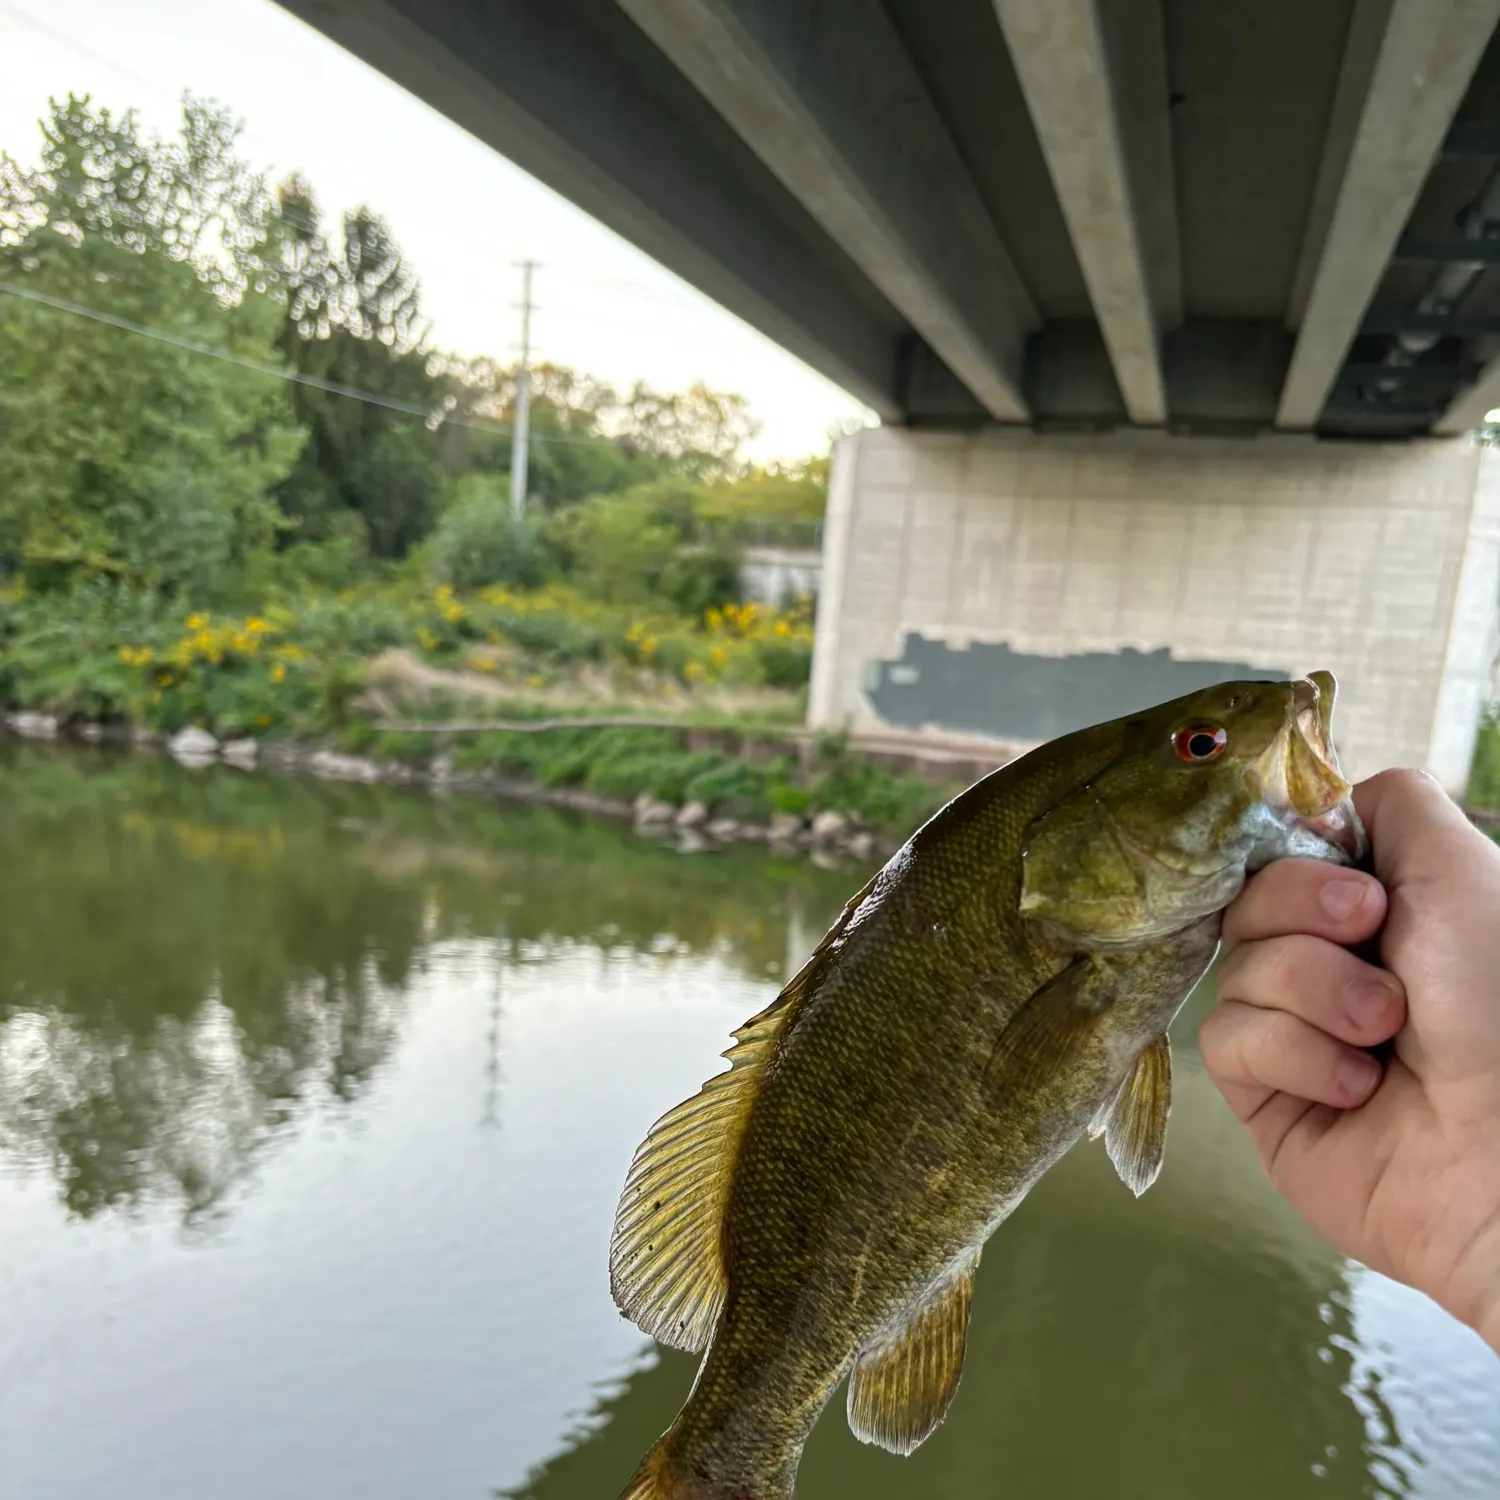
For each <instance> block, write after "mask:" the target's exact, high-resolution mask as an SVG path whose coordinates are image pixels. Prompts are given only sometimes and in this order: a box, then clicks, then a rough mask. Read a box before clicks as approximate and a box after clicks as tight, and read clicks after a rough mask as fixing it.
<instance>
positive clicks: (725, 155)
mask: <svg viewBox="0 0 1500 1500" xmlns="http://www.w3.org/2000/svg"><path fill="white" fill-rule="evenodd" d="M283 3H285V4H287V5H288V6H289V8H290V9H292V10H294V11H295V12H297V13H298V14H300V15H302V16H303V17H304V18H305V19H306V20H308V21H310V22H311V23H312V24H314V25H316V26H318V27H320V28H321V29H322V30H324V31H326V32H327V33H328V34H329V35H331V36H332V37H334V38H335V39H336V40H338V41H340V42H342V43H343V44H344V45H345V46H347V47H349V48H350V49H351V50H353V51H354V52H356V53H357V54H358V55H360V56H362V57H364V58H365V59H366V60H367V61H369V62H371V63H373V64H374V65H375V66H377V67H379V68H380V69H382V70H383V71H385V72H386V73H388V74H389V75H390V76H391V77H393V78H394V79H396V80H397V81H398V82H399V83H402V84H403V85H405V86H406V87H407V88H409V89H411V90H412V91H413V92H415V93H416V94H418V95H420V96H421V97H423V98H424V99H426V100H427V101H428V102H429V103H431V104H433V105H435V106H436V107H438V108H439V109H441V110H443V111H444V112H445V113H447V114H448V115H449V116H451V117H452V118H453V119H455V120H456V121H458V122H459V123H460V124H462V125H464V126H465V127H466V128H468V129H469V130H471V131H472V132H473V133H474V134H475V135H477V136H478V137H480V138H481V139H483V140H486V141H488V142H490V143H491V144H493V145H494V146H495V147H496V148H497V149H498V150H500V151H501V152H503V153H504V154H505V155H506V156H508V157H510V158H511V159H512V160H514V161H516V162H517V163H518V164H519V165H521V166H522V167H524V168H525V169H527V170H528V171H530V172H532V173H533V174H534V175H536V176H537V177H538V178H540V179H541V180H542V181H544V182H546V183H548V184H549V185H550V186H552V187H553V188H555V189H557V190H558V191H560V192H562V193H563V194H565V195H566V196H567V197H569V198H570V199H572V200H573V201H574V202H576V203H577V204H579V205H580V206H581V207H583V208H584V209H586V210H588V211H589V212H591V213H593V214H594V215H595V216H596V217H598V218H599V219H601V220H602V221H603V222H604V223H606V224H608V225H609V226H610V227H612V228H614V229H616V230H617V231H619V232H620V233H621V234H623V235H624V236H625V237H626V238H627V239H630V240H632V241H633V242H635V243H636V244H637V245H639V246H640V247H641V248H643V249H644V250H646V251H647V252H648V253H650V254H652V255H653V256H655V257H656V258H657V259H659V260H660V261H662V262H663V263H664V264H666V265H667V266H669V267H670V268H672V269H673V270H675V271H677V272H678V273H679V274H681V275H682V276H684V277H685V278H686V279H687V280H688V281H690V282H692V283H694V284H695V285H697V286H698V287H700V288H701V289H702V290H703V291H704V292H706V293H707V294H708V295H710V296H711V297H713V298H715V299H716V300H718V301H719V302H721V303H722V304H723V305H724V306H726V307H727V308H729V309H730V310H731V311H733V312H735V313H737V314H738V315H739V316H741V317H742V318H744V319H745V320H746V321H747V322H749V323H751V324H753V325H754V326H755V327H757V328H759V329H761V330H762V331H763V332H765V333H767V334H768V335H769V336H770V337H772V338H773V339H775V340H777V341H778V342H779V343H781V344H782V345H783V346H784V347H786V348H787V349H788V350H790V351H791V352H792V353H794V354H796V355H798V356H799V357H800V358H802V359H804V360H805V361H806V362H807V363H809V364H810V365H812V366H814V367H815V368H817V369H819V370H821V371H823V372H824V373H825V374H827V375H829V376H830V377H832V378H833V379H834V380H836V381H837V382H839V383H840V384H841V385H843V386H844V387H846V388H847V389H848V390H849V391H851V392H852V393H854V394H855V395H857V396H858V397H860V398H861V399H863V400H864V401H866V402H867V403H868V404H869V405H870V406H871V407H873V408H874V410H875V411H876V412H878V413H879V415H880V416H881V418H882V419H883V421H884V422H885V424H886V425H885V426H884V428H882V429H881V430H879V431H874V432H869V433H865V434H861V435H860V436H858V437H856V438H854V439H850V440H846V441H845V442H844V443H843V444H842V445H841V447H840V451H839V455H838V461H837V463H836V465H835V474H834V481H833V486H832V496H831V504H830V513H829V518H828V527H827V531H826V541H825V566H824V585H823V592H822V595H821V599H820V612H819V639H818V655H817V662H816V665H815V669H814V686H813V698H812V710H811V712H812V716H813V719H814V721H815V722H817V723H825V724H833V723H852V724H853V725H855V726H856V727H861V726H863V727H876V726H885V727H891V726H896V727H902V728H906V729H909V730H910V731H912V732H913V733H921V732H924V731H930V730H943V731H948V732H954V731H960V732H978V733H986V734H994V735H1003V736H1004V737H1006V738H1022V739H1024V738H1028V737H1039V736H1041V735H1043V734H1045V733H1051V732H1055V731H1056V730H1057V729H1059V728H1065V727H1067V726H1068V724H1069V723H1070V722H1073V721H1075V720H1079V719H1084V720H1086V719H1089V718H1094V717H1098V716H1099V713H1100V712H1103V711H1107V710H1108V709H1110V708H1112V707H1113V706H1115V705H1116V704H1117V703H1119V704H1124V705H1126V706H1130V705H1132V704H1135V703H1138V702H1139V701H1141V700H1142V698H1144V697H1149V696H1150V695H1151V694H1153V693H1156V692H1157V691H1158V690H1159V689H1165V690H1167V691H1171V690H1174V689H1176V688H1178V687H1180V686H1183V685H1191V683H1193V682H1196V681H1199V680H1202V679H1204V678H1208V679H1212V678H1215V677H1218V676H1221V675H1224V674H1225V673H1226V672H1227V671H1229V670H1231V669H1232V670H1252V669H1253V670H1254V671H1256V672H1257V673H1259V674H1271V673H1280V672H1285V671H1301V670H1305V669H1307V668H1309V667H1312V666H1318V665H1327V666H1331V667H1332V668H1333V669H1334V670H1335V671H1336V672H1338V673H1339V674H1340V676H1341V677H1342V678H1343V679H1344V680H1345V683H1346V698H1345V712H1344V714H1343V719H1344V729H1343V738H1344V740H1345V741H1346V742H1347V743H1348V745H1349V746H1350V751H1351V754H1350V757H1349V758H1350V759H1351V761H1352V762H1353V765H1354V768H1355V769H1357V770H1360V771H1363V770H1367V769H1370V768H1372V767H1374V766H1376V765H1378V764H1381V763H1384V762H1387V761H1391V760H1402V761H1414V762H1418V763H1425V764H1427V765H1428V766H1430V767H1431V768H1432V769H1433V770H1435V771H1436V772H1437V773H1438V774H1439V775H1440V776H1441V777H1442V778H1443V779H1444V780H1445V781H1446V782H1447V783H1448V784H1450V785H1451V786H1454V787H1458V786H1460V785H1461V784H1462V782H1463V779H1464V776H1465V774H1466V770H1467V765H1468V760H1469V755H1470V751H1471V748H1472V743H1473V734H1474V725H1475V723H1476V721H1477V717H1478V713H1479V708H1480V704H1481V702H1482V700H1483V698H1484V697H1485V696H1486V695H1487V694H1488V691H1489V686H1490V668H1491V663H1492V661H1493V658H1494V653H1495V645H1496V640H1495V626H1496V616H1497V597H1500V482H1497V481H1496V479H1495V478H1494V477H1493V476H1492V474H1491V465H1490V462H1489V453H1488V451H1487V450H1481V449H1479V448H1477V447H1476V446H1475V445H1474V444H1473V442H1472V440H1471V439H1470V438H1469V437H1467V436H1466V434H1468V433H1469V432H1471V430H1472V429H1473V428H1474V427H1475V426H1476V425H1477V424H1478V423H1479V422H1480V420H1481V419H1482V417H1483V415H1484V413H1485V412H1486V411H1487V410H1488V409H1489V408H1490V407H1492V406H1497V405H1500V276H1497V275H1496V274H1495V267H1496V266H1497V264H1500V46H1497V44H1496V42H1495V39H1494V34H1495V28H1496V23H1497V20H1500V0H1217V3H1204V0H817V3H810V0H546V3H542V0H283Z"/></svg>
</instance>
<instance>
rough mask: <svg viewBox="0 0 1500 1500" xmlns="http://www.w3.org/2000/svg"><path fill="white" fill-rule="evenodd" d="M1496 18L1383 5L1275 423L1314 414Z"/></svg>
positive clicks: (1459, 6) (1305, 420)
mask: <svg viewBox="0 0 1500 1500" xmlns="http://www.w3.org/2000/svg"><path fill="white" fill-rule="evenodd" d="M1497 20H1500V0H1392V3H1390V5H1389V14H1388V15H1387V16H1386V18H1385V24H1384V28H1383V30H1382V32H1381V34H1380V42H1379V46H1378V48H1377V49H1376V51H1375V58H1374V66H1373V68H1372V69H1371V71H1370V75H1369V84H1368V87H1367V89H1366V90H1365V93H1364V97H1363V102H1362V104H1361V107H1360V110H1359V115H1358V123H1357V125H1356V126H1355V129H1354V131H1353V136H1352V140H1351V141H1350V143H1349V149H1348V154H1347V160H1346V161H1345V163H1344V170H1343V172H1342V176H1341V178H1340V179H1339V185H1338V190H1337V193H1336V195H1335V196H1334V200H1333V208H1332V213H1331V215H1330V217H1329V222H1328V229H1327V235H1326V238H1324V239H1323V241H1322V244H1321V247H1320V249H1319V253H1318V258H1317V271H1316V273H1315V275H1314V276H1313V278H1312V284H1311V289H1310V292H1309V295H1308V298H1307V306H1306V310H1305V312H1304V314H1303V317H1302V320H1301V326H1300V328H1299V329H1298V331H1297V344H1296V348H1295V351H1294V352H1293V355H1292V363H1291V368H1290V369H1289V370H1288V372H1287V379H1286V384H1285V386H1284V387H1283V388H1282V393H1281V401H1280V403H1279V406H1278V408H1277V413H1276V425H1277V426H1278V427H1287V428H1310V427H1312V426H1313V424H1314V423H1315V422H1316V421H1317V419H1318V414H1319V412H1320V411H1321V410H1322V408H1323V403H1324V402H1325V401H1326V400H1327V398H1328V393H1329V391H1330V390H1331V389H1332V388H1333V383H1334V381H1335V379H1336V378H1337V376H1338V370H1339V366H1340V364H1342V362H1343V360H1344V356H1345V355H1346V354H1347V353H1348V350H1349V345H1350V343H1351V342H1352V341H1353V338H1354V335H1355V333H1356V332H1357V331H1358V329H1359V327H1360V321H1361V319H1362V318H1363V316H1364V313H1365V309H1366V308H1367V307H1368V306H1369V304H1370V298H1371V296H1372V295H1373V294H1374V291H1375V288H1376V286H1377V285H1378V284H1379V281H1380V278H1381V276H1382V275H1383V274H1384V271H1385V268H1386V266H1387V264H1388V263H1389V261H1390V258H1391V253H1392V251H1393V250H1394V249H1395V246H1396V241H1397V238H1398V237H1399V235H1400V233H1401V230H1402V228H1403V226H1404V225H1405V223H1406V220H1407V218H1408V217H1409V215H1410V214H1411V210H1412V207H1413V205H1414V204H1415V203H1416V200H1417V195H1418V193H1420V192H1421V190H1422V185H1423V183H1424V182H1425V181H1426V179H1427V174H1428V172H1429V170H1430V169H1431V167H1432V163H1433V162H1434V160H1436V158H1437V156H1438V154H1439V152H1440V151H1441V149H1442V146H1443V140H1444V137H1445V136H1446V135H1447V132H1448V129H1449V126H1450V124H1451V123H1452V120H1453V115H1454V113H1455V111H1456V110H1457V109H1458V106H1459V104H1460V103H1461V102H1462V100H1463V96H1464V93H1465V91H1466V90H1467V88H1468V86H1469V81H1470V79H1471V78H1472V77H1473V74H1474V69H1475V67H1476V66H1477V64H1478V62H1479V58H1480V55H1481V54H1482V53H1483V51H1484V49H1485V47H1486V45H1487V44H1488V42H1489V40H1490V36H1491V34H1492V33H1493V31H1494V29H1495V23H1496V21H1497ZM1354 40H1355V33H1354V32H1351V42H1352V41H1354Z"/></svg>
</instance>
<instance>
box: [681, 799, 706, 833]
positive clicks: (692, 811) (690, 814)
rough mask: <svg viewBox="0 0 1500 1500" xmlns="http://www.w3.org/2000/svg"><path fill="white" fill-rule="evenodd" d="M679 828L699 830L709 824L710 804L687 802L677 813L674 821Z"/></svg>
mask: <svg viewBox="0 0 1500 1500" xmlns="http://www.w3.org/2000/svg"><path fill="white" fill-rule="evenodd" d="M674 821H675V823H676V824H677V826H678V827H679V828H697V827H700V826H701V825H702V824H704V823H706V822H708V804H707V803H706V802H685V803H683V805H682V806H681V807H680V808H679V809H678V811H677V817H676V818H675V819H674Z"/></svg>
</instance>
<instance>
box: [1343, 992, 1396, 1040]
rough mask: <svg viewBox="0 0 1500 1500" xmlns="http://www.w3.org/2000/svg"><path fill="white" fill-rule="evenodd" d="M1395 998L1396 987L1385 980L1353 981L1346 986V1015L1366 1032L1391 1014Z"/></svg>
mask: <svg viewBox="0 0 1500 1500" xmlns="http://www.w3.org/2000/svg"><path fill="white" fill-rule="evenodd" d="M1395 998H1396V990H1395V987H1394V986H1393V985H1389V984H1387V983H1386V982H1385V981H1384V980H1383V979H1351V980H1350V981H1349V983H1348V984H1346V985H1345V986H1344V1014H1345V1015H1346V1016H1348V1018H1349V1019H1350V1021H1352V1022H1353V1023H1354V1025H1356V1026H1357V1027H1359V1029H1360V1030H1361V1031H1364V1030H1367V1029H1368V1028H1369V1027H1372V1026H1375V1025H1378V1024H1379V1022H1380V1021H1382V1020H1383V1019H1384V1018H1385V1017H1386V1016H1387V1015H1389V1014H1390V1009H1391V1004H1392V1002H1393V1001H1394V1000H1395Z"/></svg>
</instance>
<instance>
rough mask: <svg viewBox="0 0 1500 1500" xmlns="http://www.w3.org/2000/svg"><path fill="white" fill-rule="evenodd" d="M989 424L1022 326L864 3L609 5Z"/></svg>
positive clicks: (976, 200)
mask: <svg viewBox="0 0 1500 1500" xmlns="http://www.w3.org/2000/svg"><path fill="white" fill-rule="evenodd" d="M619 4H620V6H621V9H622V10H623V11H624V12H626V13H627V14H628V15H629V16H630V17H631V18H632V19H633V20H634V21H635V22H636V23H637V24H638V25H639V26H640V27H641V29H642V30H643V31H644V32H645V33H646V34H647V35H648V36H649V37H650V38H651V39H652V41H654V42H655V43H656V45H657V46H658V47H660V48H661V50H662V52H663V53H665V54H666V56H667V57H668V58H670V59H671V61H672V62H673V63H674V64H675V65H676V66H677V68H678V69H679V70H680V71H681V72H682V73H683V74H684V75H685V76H686V77H687V78H688V79H689V80H690V81H691V82H692V83H693V84H694V86H695V87H696V88H697V89H698V90H699V92H700V93H701V94H702V95H703V97H704V98H705V99H707V100H708V101H709V103H710V104H712V106H713V107H714V109H715V110H716V111H717V112H718V113H719V114H720V115H722V116H723V118H724V119H725V120H727V121H728V122H729V124H730V125H731V126H733V128H734V130H735V131H736V132H737V133H738V135H739V136H740V138H741V139H742V140H743V141H744V142H745V144H746V145H748V146H749V147H750V149H751V150H752V151H754V152H755V154H756V155H757V156H758V157H759V158H760V159H761V161H763V162H764V163H765V165H766V166H767V167H768V168H769V169H770V170H771V172H772V173H774V174H775V176H776V178H777V179H778V180H779V181H780V182H781V183H782V184H783V185H784V186H785V187H786V188H787V189H788V190H789V191H790V193H791V194H792V196H793V197H794V198H795V199H796V200H797V201H798V202H799V203H800V204H802V205H803V207H804V208H805V209H806V210H807V212H808V213H809V214H811V216H812V217H813V218H814V219H815V220H816V221H817V222H818V223H819V224H820V225H821V226H822V227H823V229H824V231H825V232H826V233H827V234H828V235H829V237H830V238H831V239H832V240H833V241H834V243H835V244H837V245H838V246H839V247H840V248H841V249H842V250H843V252H844V253H845V254H846V255H847V256H848V257H849V258H850V259H851V260H852V261H853V262H854V263H855V264H856V265H857V266H859V267H860V269H861V270H862V271H863V272H864V273H865V275H866V276H868V277H869V279H870V281H871V282H872V283H873V284H874V285H875V286H876V287H878V288H879V289H880V291H881V292H882V293H883V294H884V295H885V297H886V298H887V299H888V300H889V302H890V303H891V305H892V306H893V307H895V308H896V309H897V310H898V311H899V312H900V313H901V314H902V316H903V317H904V318H905V319H906V321H907V322H908V323H910V325H911V326H912V328H914V329H915V330H916V331H917V333H918V334H920V335H921V336H922V338H923V339H925V340H926V342H927V343H928V344H929V345H930V346H931V348H932V349H933V351H934V352H935V353H936V354H937V355H938V357H939V358H940V359H942V360H943V362H944V363H945V364H946V365H947V366H948V367H949V368H950V369H951V370H952V371H953V373H954V374H955V375H957V376H958V377H959V379H960V380H962V381H963V383H964V384H965V385H966V386H967V387H968V388H969V389H970V390H971V391H972V392H973V393H974V395H975V396H976V397H977V398H978V400H979V401H980V403H981V405H983V407H984V408H985V409H986V410H987V411H988V412H989V413H990V415H991V416H993V417H995V418H997V419H998V420H1000V421H1007V422H1015V421H1021V420H1024V419H1025V418H1026V417H1027V415H1028V411H1027V406H1026V402H1025V399H1024V397H1023V395H1022V357H1023V347H1024V340H1025V336H1026V334H1027V332H1028V331H1029V330H1030V329H1031V328H1032V327H1034V326H1035V324H1036V322H1037V314H1036V311H1035V309H1034V308H1033V306H1032V303H1031V299H1030V297H1029V295H1028V293H1027V291H1026V289H1025V288H1024V287H1023V285H1022V283H1021V280H1020V277H1019V276H1018V275H1017V273H1016V270H1015V268H1014V266H1013V265H1012V264H1011V260H1010V257H1009V255H1008V253H1007V251H1006V248H1005V246H1004V244H1003V243H1002V241H1001V239H1000V236H999V234H998V232H997V231H996V229H995V226H994V222H993V221H992V219H991V218H990V215H989V213H988V211H987V210H986V208H985V206H984V203H983V201H982V200H981V198H980V196H979V193H978V191H977V189H976V188H975V186H974V183H973V181H972V179H971V178H970V176H969V171H968V168H967V167H966V166H965V165H964V163H963V160H962V158H961V157H960V156H959V154H958V151H957V149H956V148H955V147H954V144H953V141H952V139H951V137H950V136H949V134H948V130H947V127H946V126H945V125H944V123H943V120H942V118H941V116H940V115H939V113H938V111H937V108H936V106H935V105H934V104H933V102H932V100H931V98H930V96H929V95H928V93H927V89H926V87H925V85H924V84H923V82H922V79H921V78H920V76H919V75H918V73H917V70H916V67H915V65H914V64H913V62H912V59H911V57H910V55H909V54H908V52H907V51H906V48H905V47H904V45H903V44H902V42H901V39H900V37H899V36H898V35H897V33H896V31H895V29H894V27H893V26H892V24H891V21H890V18H889V16H888V15H887V14H886V11H885V9H884V7H883V6H882V5H881V4H880V0H819V3H817V4H815V5H810V4H808V0H619Z"/></svg>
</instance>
